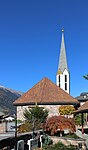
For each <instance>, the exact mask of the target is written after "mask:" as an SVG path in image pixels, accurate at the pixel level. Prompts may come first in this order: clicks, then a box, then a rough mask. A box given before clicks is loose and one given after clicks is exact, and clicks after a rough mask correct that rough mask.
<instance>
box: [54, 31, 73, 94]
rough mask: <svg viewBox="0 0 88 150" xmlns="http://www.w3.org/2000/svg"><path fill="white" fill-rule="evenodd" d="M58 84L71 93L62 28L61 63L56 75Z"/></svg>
mask: <svg viewBox="0 0 88 150" xmlns="http://www.w3.org/2000/svg"><path fill="white" fill-rule="evenodd" d="M56 84H57V86H59V87H60V88H62V89H63V90H64V91H65V92H67V93H70V75H69V70H68V65H67V58H66V49H65V42H64V30H63V29H62V39H61V47H60V57H59V65H58V71H57V75H56Z"/></svg>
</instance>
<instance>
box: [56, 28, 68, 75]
mask: <svg viewBox="0 0 88 150" xmlns="http://www.w3.org/2000/svg"><path fill="white" fill-rule="evenodd" d="M65 69H66V70H68V66H67V59H66V49H65V42H64V30H63V29H62V40H61V48H60V58H59V66H58V72H59V71H61V72H63V71H64V70H65Z"/></svg>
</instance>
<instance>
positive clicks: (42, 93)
mask: <svg viewBox="0 0 88 150" xmlns="http://www.w3.org/2000/svg"><path fill="white" fill-rule="evenodd" d="M46 79H47V78H46V77H45V78H44V79H43V80H44V81H45V82H46ZM44 81H43V87H42V92H41V100H40V102H42V97H43V95H44V92H43V91H44V85H45V82H44Z"/></svg>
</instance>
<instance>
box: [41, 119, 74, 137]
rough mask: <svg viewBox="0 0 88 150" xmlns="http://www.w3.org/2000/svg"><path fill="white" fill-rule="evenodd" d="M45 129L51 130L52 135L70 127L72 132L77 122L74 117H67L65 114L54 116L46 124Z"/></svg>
mask: <svg viewBox="0 0 88 150" xmlns="http://www.w3.org/2000/svg"><path fill="white" fill-rule="evenodd" d="M44 129H45V131H47V132H49V133H50V135H54V134H55V133H57V132H58V130H60V131H64V130H65V129H68V130H69V131H70V132H71V133H73V132H74V131H75V123H74V120H73V119H72V118H65V117H64V116H52V117H50V118H49V119H48V120H47V121H46V123H45V126H44Z"/></svg>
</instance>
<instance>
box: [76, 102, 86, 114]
mask: <svg viewBox="0 0 88 150" xmlns="http://www.w3.org/2000/svg"><path fill="white" fill-rule="evenodd" d="M82 112H85V113H88V101H86V102H85V103H84V104H83V105H82V106H80V107H79V108H78V110H77V111H76V113H82Z"/></svg>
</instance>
